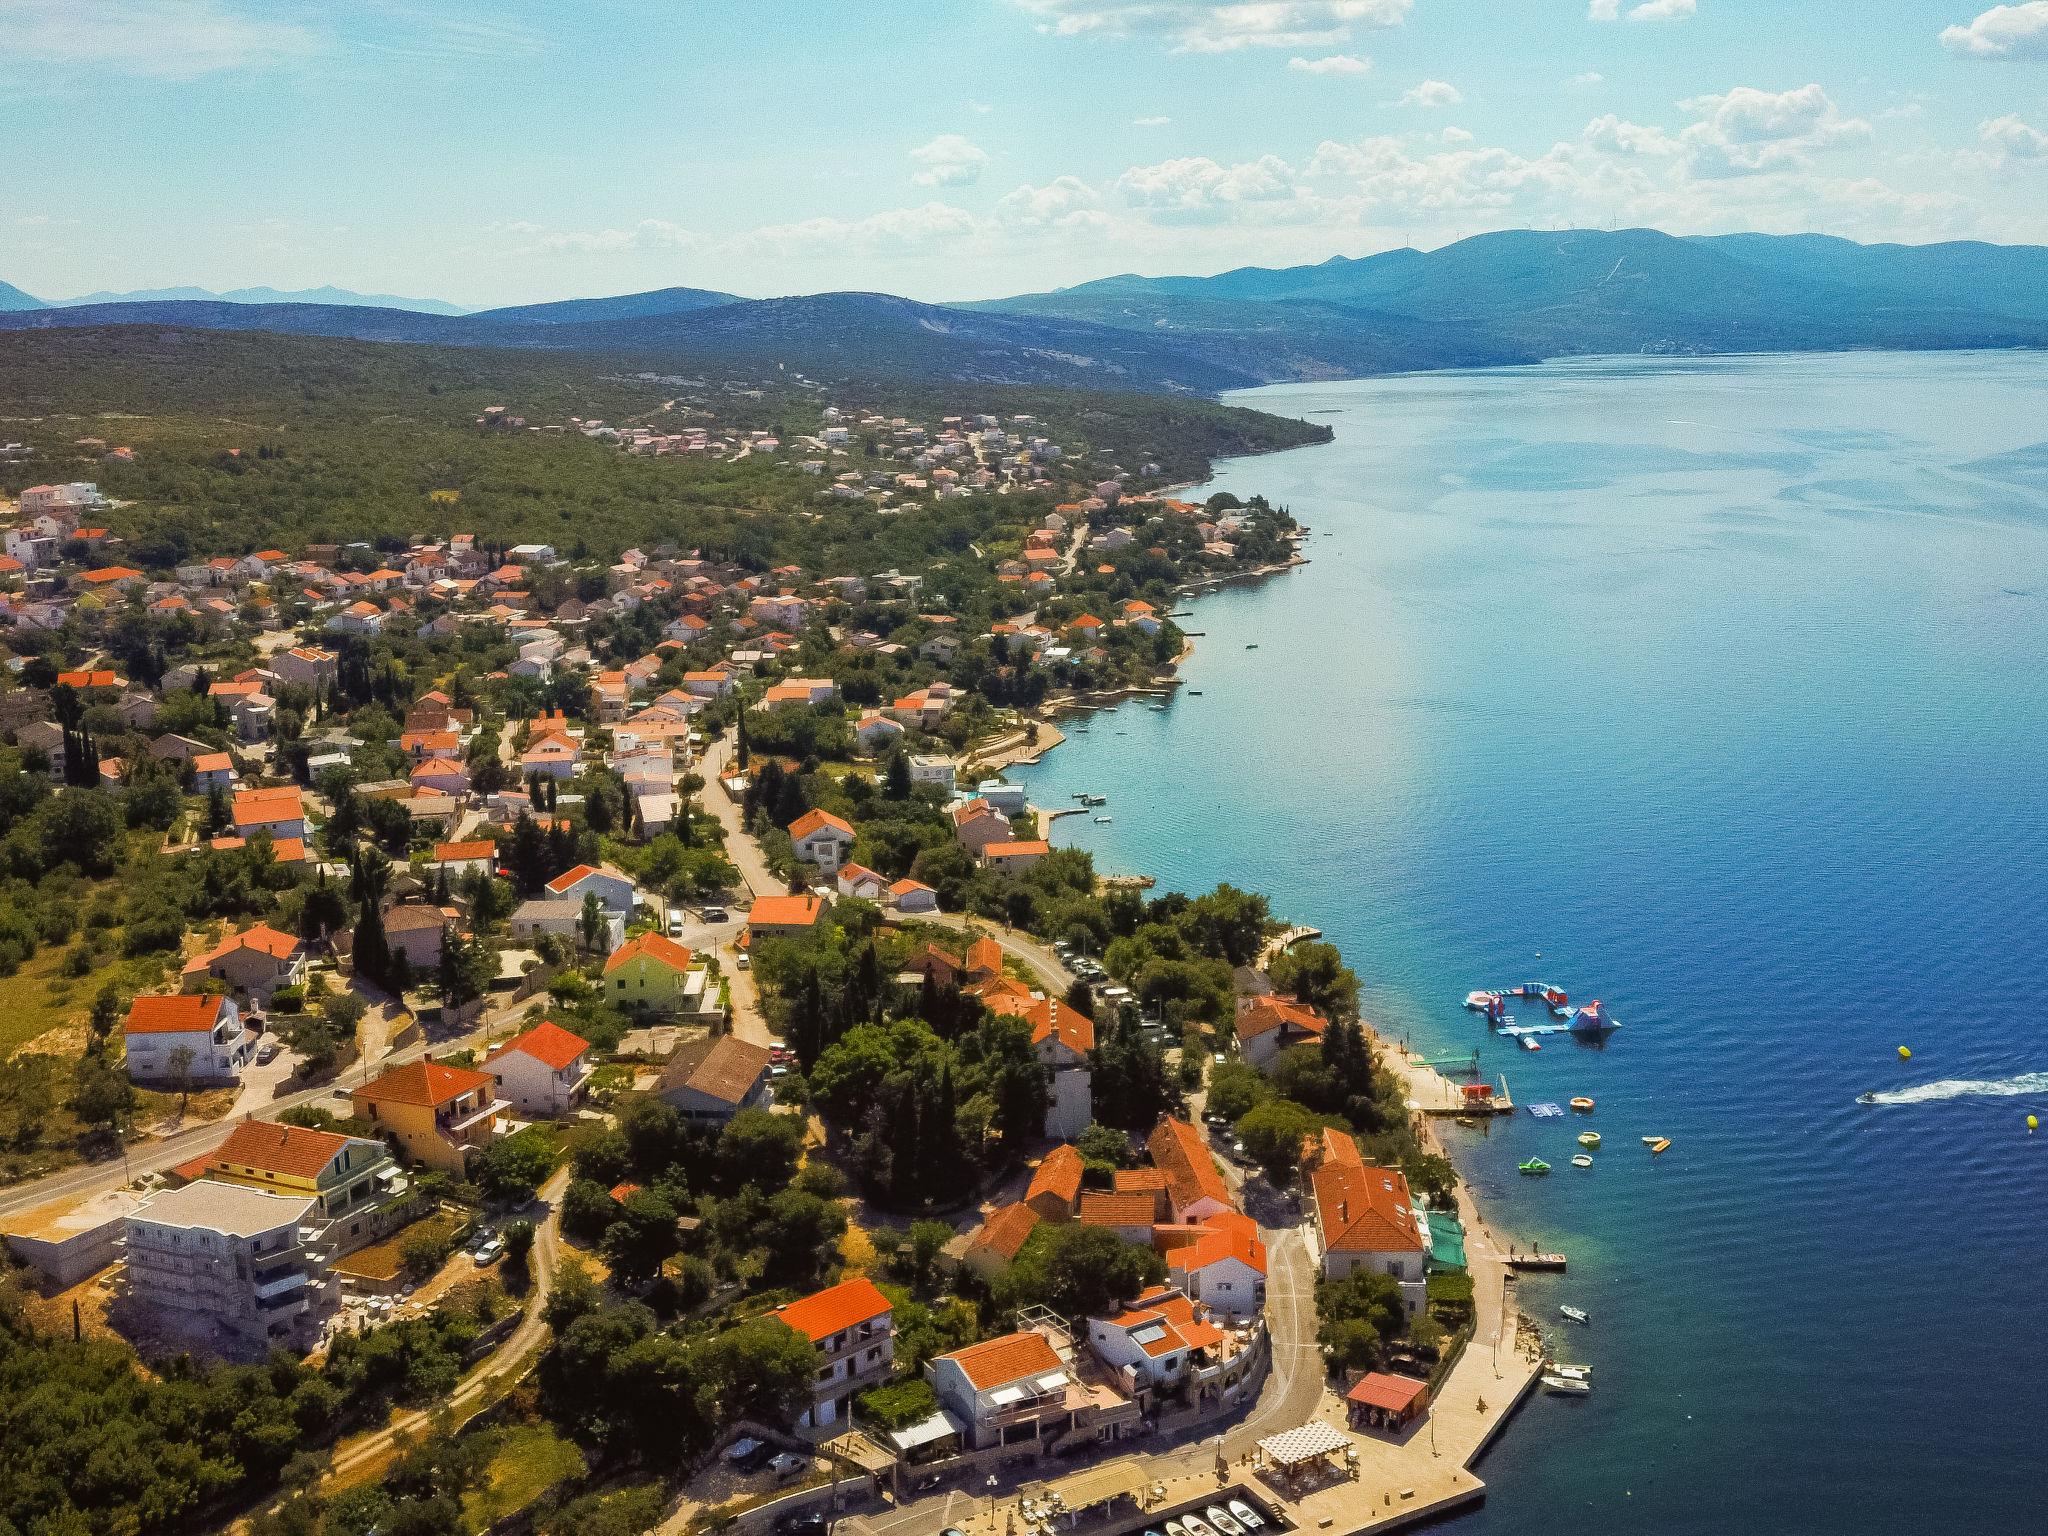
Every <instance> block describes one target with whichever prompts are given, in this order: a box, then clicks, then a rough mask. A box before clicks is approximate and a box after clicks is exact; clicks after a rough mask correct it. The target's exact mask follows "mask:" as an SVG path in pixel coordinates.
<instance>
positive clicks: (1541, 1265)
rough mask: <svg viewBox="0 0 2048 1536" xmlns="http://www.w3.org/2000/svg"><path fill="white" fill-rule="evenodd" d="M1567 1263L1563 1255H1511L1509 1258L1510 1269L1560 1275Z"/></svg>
mask: <svg viewBox="0 0 2048 1536" xmlns="http://www.w3.org/2000/svg"><path fill="white" fill-rule="evenodd" d="M1565 1262H1566V1261H1565V1256H1564V1255H1563V1254H1561V1253H1511V1254H1509V1255H1508V1258H1507V1265H1508V1268H1509V1269H1542V1270H1550V1271H1552V1272H1553V1273H1556V1274H1560V1275H1561V1274H1563V1273H1564V1270H1565Z"/></svg>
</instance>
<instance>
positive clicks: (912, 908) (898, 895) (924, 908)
mask: <svg viewBox="0 0 2048 1536" xmlns="http://www.w3.org/2000/svg"><path fill="white" fill-rule="evenodd" d="M889 905H890V906H892V907H894V908H895V909H896V910H897V911H898V912H936V911H938V910H939V893H938V892H937V891H935V890H933V889H932V888H931V887H930V886H928V885H924V884H922V883H920V882H919V881H916V880H898V881H897V882H896V883H895V884H894V885H892V886H890V887H889Z"/></svg>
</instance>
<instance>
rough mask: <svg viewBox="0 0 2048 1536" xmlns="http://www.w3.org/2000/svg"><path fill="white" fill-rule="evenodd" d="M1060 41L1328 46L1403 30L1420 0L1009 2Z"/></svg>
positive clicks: (1196, 48)
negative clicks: (1367, 30) (1362, 31)
mask: <svg viewBox="0 0 2048 1536" xmlns="http://www.w3.org/2000/svg"><path fill="white" fill-rule="evenodd" d="M1011 3H1012V4H1014V5H1016V6H1019V7H1020V8H1022V9H1023V10H1025V11H1027V12H1029V13H1030V14H1031V15H1033V16H1036V17H1037V18H1038V19H1039V25H1040V26H1041V27H1042V28H1043V29H1044V30H1045V31H1048V32H1051V33H1053V34H1055V35H1057V36H1060V37H1086V36H1102V37H1149V38H1154V39H1157V40H1159V41H1162V42H1165V43H1168V44H1170V45H1171V46H1172V48H1173V50H1174V51H1175V52H1177V53H1235V52H1237V51H1238V50H1239V49H1242V48H1318V47H1330V46H1332V45H1334V44H1338V43H1343V42H1346V41H1348V40H1349V39H1350V37H1351V32H1352V28H1353V27H1354V26H1370V27H1391V26H1396V25H1398V24H1399V23H1400V22H1401V21H1402V20H1403V19H1405V18H1406V17H1407V15H1408V12H1409V11H1410V9H1412V8H1413V5H1414V0H1228V3H1218V0H1011Z"/></svg>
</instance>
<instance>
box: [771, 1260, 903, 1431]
mask: <svg viewBox="0 0 2048 1536" xmlns="http://www.w3.org/2000/svg"><path fill="white" fill-rule="evenodd" d="M775 1315H776V1316H777V1317H779V1318H781V1319H782V1321H784V1322H785V1323H787V1324H789V1326H790V1327H792V1328H794V1329H795V1330H796V1331H797V1332H798V1333H800V1334H802V1335H803V1336H804V1337H805V1338H807V1339H809V1340H810V1341H811V1342H812V1343H813V1344H815V1345H816V1346H817V1348H818V1354H819V1356H820V1358H822V1359H823V1360H824V1362H825V1363H824V1365H823V1367H822V1368H821V1369H820V1370H819V1371H818V1374H817V1375H816V1376H814V1377H812V1378H811V1405H810V1407H808V1408H806V1409H805V1410H804V1413H803V1416H802V1418H801V1419H799V1420H798V1428H801V1429H810V1428H816V1427H820V1426H823V1425H826V1424H837V1423H839V1422H840V1421H841V1420H842V1419H844V1418H845V1417H846V1416H847V1415H848V1414H849V1413H850V1412H851V1411H852V1408H853V1400H854V1398H856V1397H858V1396H859V1395H860V1394H861V1393H863V1392H865V1391H867V1390H868V1389H869V1388H870V1387H878V1386H880V1385H881V1384H882V1383H883V1382H885V1381H887V1380H888V1379H889V1373H890V1371H891V1370H892V1369H893V1368H894V1365H895V1361H896V1323H895V1309H894V1308H893V1307H892V1306H891V1305H890V1303H889V1298H888V1297H886V1296H884V1295H883V1294H882V1293H881V1292H880V1291H879V1290H877V1289H876V1288H875V1283H874V1282H873V1281H872V1280H869V1279H867V1278H866V1277H865V1276H860V1277H857V1278H855V1279H852V1280H842V1281H841V1282H840V1283H839V1284H837V1285H834V1286H828V1287H827V1288H826V1289H824V1290H822V1291H815V1292H813V1293H812V1294H811V1295H809V1296H805V1297H803V1298H801V1299H800V1300H797V1301H792V1302H790V1303H789V1304H788V1305H787V1306H784V1307H778V1308H777V1309H776V1312H775Z"/></svg>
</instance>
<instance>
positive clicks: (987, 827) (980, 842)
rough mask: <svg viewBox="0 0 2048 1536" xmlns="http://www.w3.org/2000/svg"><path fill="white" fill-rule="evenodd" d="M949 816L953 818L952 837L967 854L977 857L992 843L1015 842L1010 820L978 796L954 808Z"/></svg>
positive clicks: (1015, 835)
mask: <svg viewBox="0 0 2048 1536" xmlns="http://www.w3.org/2000/svg"><path fill="white" fill-rule="evenodd" d="M949 814H950V815H951V816H952V818H953V836H954V837H955V838H957V839H958V840H959V842H960V846H961V847H963V848H965V849H966V850H967V851H968V852H969V853H973V854H977V855H978V854H979V853H980V852H981V851H982V849H984V848H986V847H988V846H989V845H990V844H992V843H1008V842H1014V841H1016V837H1017V834H1016V833H1015V832H1014V831H1012V830H1011V827H1010V818H1009V817H1007V816H1005V815H1003V814H1002V812H1000V811H998V810H997V809H996V808H995V807H994V806H992V805H990V804H989V803H988V802H987V801H986V800H983V799H981V798H979V797H978V796H977V797H976V798H975V799H972V800H967V801H963V802H962V803H961V804H959V805H956V806H954V807H953V808H952V810H951V811H950V812H949Z"/></svg>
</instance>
